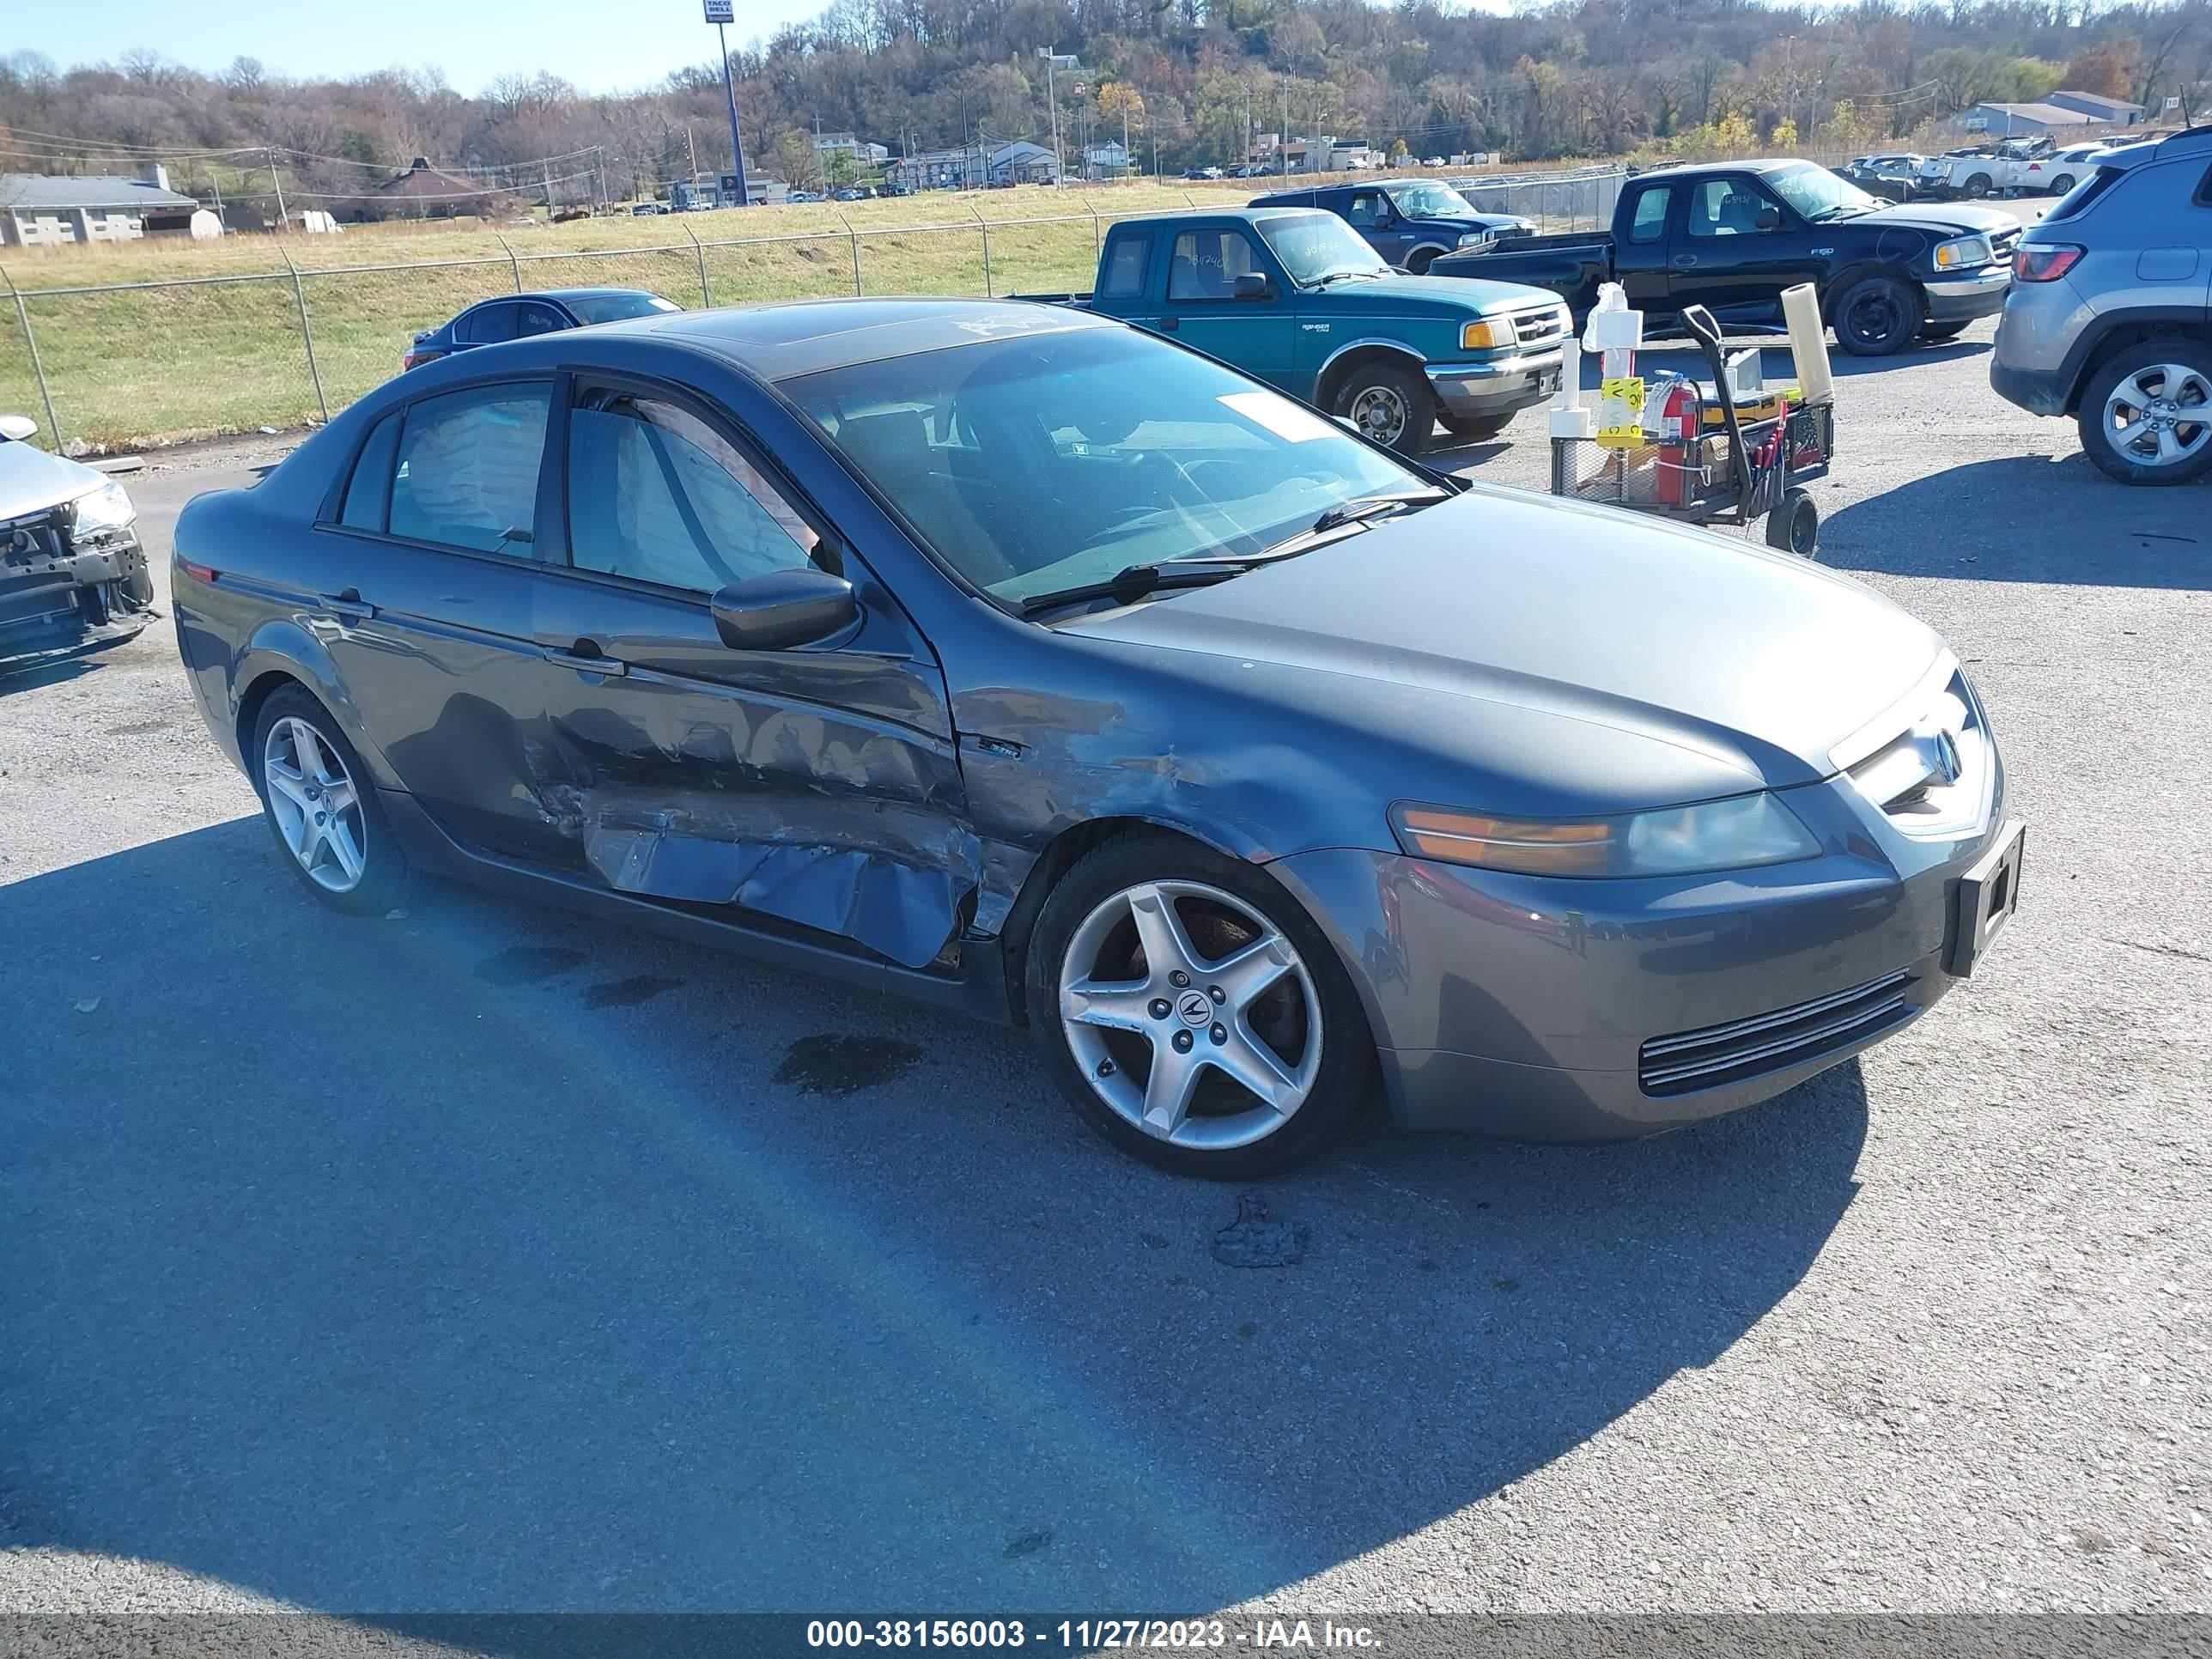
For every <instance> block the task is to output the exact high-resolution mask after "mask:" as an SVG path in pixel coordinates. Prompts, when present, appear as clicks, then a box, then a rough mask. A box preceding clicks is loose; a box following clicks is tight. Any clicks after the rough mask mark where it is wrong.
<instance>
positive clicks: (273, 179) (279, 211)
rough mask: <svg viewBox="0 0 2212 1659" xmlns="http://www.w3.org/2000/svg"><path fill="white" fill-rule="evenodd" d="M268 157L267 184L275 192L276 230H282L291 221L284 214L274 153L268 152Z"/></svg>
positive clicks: (280, 183) (280, 180)
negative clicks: (271, 186) (268, 183)
mask: <svg viewBox="0 0 2212 1659" xmlns="http://www.w3.org/2000/svg"><path fill="white" fill-rule="evenodd" d="M268 155H269V182H270V185H273V186H274V187H275V189H276V228H277V229H279V230H283V229H285V228H288V227H289V225H290V224H291V221H290V220H289V218H287V217H286V216H285V214H284V180H283V178H282V177H281V176H279V174H278V173H277V171H276V151H275V150H273V149H272V150H270V151H269V152H268Z"/></svg>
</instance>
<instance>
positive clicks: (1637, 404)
mask: <svg viewBox="0 0 2212 1659" xmlns="http://www.w3.org/2000/svg"><path fill="white" fill-rule="evenodd" d="M1597 394H1598V396H1599V397H1601V398H1619V399H1620V401H1621V402H1623V403H1625V404H1627V405H1628V406H1629V407H1630V408H1631V409H1641V408H1643V407H1644V377H1643V376H1642V375H1640V374H1630V375H1624V376H1616V377H1614V378H1613V379H1610V380H1600V381H1599V382H1598V383H1597Z"/></svg>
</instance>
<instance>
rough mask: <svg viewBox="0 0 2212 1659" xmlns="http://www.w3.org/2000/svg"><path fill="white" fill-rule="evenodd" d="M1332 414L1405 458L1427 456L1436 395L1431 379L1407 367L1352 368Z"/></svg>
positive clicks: (1434, 421) (1382, 364)
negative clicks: (1350, 423) (1430, 383)
mask: <svg viewBox="0 0 2212 1659" xmlns="http://www.w3.org/2000/svg"><path fill="white" fill-rule="evenodd" d="M1329 409H1330V412H1331V413H1333V414H1337V415H1342V416H1346V418H1347V419H1349V420H1350V421H1351V422H1352V425H1353V426H1354V427H1356V428H1358V431H1359V434H1360V435H1361V436H1362V437H1364V438H1367V439H1370V440H1371V441H1374V442H1376V443H1378V444H1381V445H1382V446H1383V447H1384V448H1385V449H1395V450H1396V451H1397V452H1398V453H1400V454H1401V455H1413V456H1418V455H1419V454H1421V453H1424V452H1425V451H1426V450H1427V448H1428V447H1429V438H1430V435H1431V433H1432V432H1433V431H1434V430H1435V428H1436V424H1437V399H1436V394H1435V393H1434V392H1431V391H1430V390H1429V382H1428V380H1427V378H1426V377H1425V376H1424V375H1423V374H1421V373H1420V371H1419V370H1418V369H1413V368H1407V367H1406V365H1404V364H1403V363H1394V362H1376V363H1367V364H1364V365H1362V366H1361V367H1359V368H1355V369H1353V370H1352V373H1351V374H1348V375H1346V377H1345V380H1344V384H1343V385H1342V386H1339V387H1338V388H1337V392H1336V396H1335V398H1334V399H1333V400H1332V401H1331V403H1330V404H1329Z"/></svg>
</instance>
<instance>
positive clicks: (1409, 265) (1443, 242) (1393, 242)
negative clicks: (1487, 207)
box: [1252, 179, 1535, 276]
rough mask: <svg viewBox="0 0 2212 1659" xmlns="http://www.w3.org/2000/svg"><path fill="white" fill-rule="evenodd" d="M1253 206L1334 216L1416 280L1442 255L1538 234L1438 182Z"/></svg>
mask: <svg viewBox="0 0 2212 1659" xmlns="http://www.w3.org/2000/svg"><path fill="white" fill-rule="evenodd" d="M1252 205H1253V206H1254V207H1255V208H1257V207H1317V208H1320V209H1321V210H1323V211H1324V212H1328V213H1334V215H1336V216H1337V217H1338V218H1340V219H1341V220H1343V221H1344V222H1345V223H1346V224H1348V225H1350V226H1351V227H1352V228H1353V229H1354V230H1356V231H1358V233H1359V234H1360V235H1362V236H1363V237H1364V238H1365V239H1366V240H1367V246H1370V247H1371V248H1373V249H1374V250H1375V251H1376V252H1377V253H1379V254H1381V255H1382V256H1383V258H1385V259H1388V260H1389V262H1390V263H1391V264H1394V265H1396V266H1397V267H1399V269H1401V270H1410V271H1412V272H1413V274H1414V275H1416V276H1419V274H1420V273H1421V272H1423V271H1425V270H1427V269H1428V268H1429V261H1431V259H1434V258H1437V257H1438V256H1439V255H1442V254H1446V253H1455V252H1459V251H1460V250H1461V249H1462V248H1464V249H1467V250H1468V251H1470V252H1472V251H1474V249H1477V248H1487V247H1490V246H1493V245H1495V244H1498V243H1504V242H1512V241H1516V240H1520V239H1521V238H1522V237H1526V236H1529V235H1533V234H1534V232H1535V227H1534V225H1532V224H1530V223H1529V222H1528V221H1527V220H1526V219H1522V218H1519V217H1516V216H1514V215H1513V214H1510V213H1480V212H1477V211H1476V210H1474V208H1473V207H1471V206H1469V205H1468V200H1467V197H1464V196H1462V195H1461V194H1460V193H1459V192H1458V191H1455V190H1454V189H1453V188H1452V187H1451V186H1450V185H1447V184H1442V183H1439V182H1438V181H1437V180H1436V179H1377V180H1376V182H1375V183H1373V184H1371V185H1332V186H1329V187H1328V188H1325V189H1319V190H1286V191H1278V192H1277V193H1276V194H1274V195H1273V196H1261V197H1256V198H1255V200H1254V201H1253V203H1252Z"/></svg>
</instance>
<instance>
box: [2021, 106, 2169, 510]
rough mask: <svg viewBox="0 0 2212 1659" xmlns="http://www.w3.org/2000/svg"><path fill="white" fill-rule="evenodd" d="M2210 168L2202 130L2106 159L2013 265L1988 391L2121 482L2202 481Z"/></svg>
mask: <svg viewBox="0 0 2212 1659" xmlns="http://www.w3.org/2000/svg"><path fill="white" fill-rule="evenodd" d="M2208 164H2212V128H2207V127H2199V128H2196V129H2193V130H2191V131H2186V132H2181V133H2177V134H2175V135H2174V136H2173V137H2170V138H2166V139H2164V140H2162V141H2159V142H2154V143H2140V144H2129V145H2125V146H2123V147H2121V148H2119V149H2111V150H2107V151H2106V152H2105V153H2104V154H2103V155H2100V156H2098V157H2097V158H2096V159H2095V163H2094V170H2093V172H2092V173H2090V174H2089V175H2088V176H2087V178H2086V179H2083V181H2082V182H2081V184H2080V185H2077V186H2076V187H2075V189H2074V191H2072V192H2071V193H2070V194H2069V195H2068V196H2067V197H2065V199H2064V200H2063V201H2061V202H2060V203H2059V204H2058V205H2057V206H2056V207H2054V208H2053V209H2051V211H2050V212H2049V213H2047V214H2046V215H2045V216H2044V217H2043V220H2042V222H2040V223H2039V224H2038V225H2036V226H2035V227H2034V228H2033V229H2031V230H2030V231H2029V232H2028V233H2027V236H2026V238H2025V239H2024V240H2022V241H2021V245H2020V250H2019V252H2018V253H2017V254H2016V255H2015V260H2014V267H2013V288H2012V293H2011V295H2010V296H2009V297H2008V299H2007V300H2006V301H2005V308H2004V315H2003V316H2002V318H2001V319H1999V320H1998V323H1997V338H1996V349H1995V350H1993V351H1992V352H1991V354H1990V386H1993V387H1995V388H1996V392H1997V394H1998V395H1999V396H2000V397H2002V398H2007V399H2008V400H2009V401H2010V402H2013V403H2015V404H2019V405H2020V406H2021V408H2023V409H2027V410H2032V411H2033V412H2034V413H2035V414H2038V415H2071V416H2074V417H2075V424H2076V426H2077V428H2078V429H2079V430H2080V433H2081V448H2082V451H2083V453H2086V454H2087V456H2088V458H2089V459H2091V460H2092V461H2093V462H2094V463H2095V464H2096V465H2098V466H2099V467H2100V469H2102V470H2103V471H2105V472H2106V473H2108V474H2109V475H2110V476H2112V477H2115V478H2118V480H2120V481H2121V482H2122V483H2136V484H2176V483H2187V482H2188V481H2189V480H2191V479H2192V478H2197V477H2203V475H2204V473H2205V472H2206V471H2208V470H2212V306H2208V301H2207V291H2206V284H2207V273H2208V272H2212V206H2208V205H2206V199H2207V198H2206V194H2205V189H2204V179H2205V176H2206V172H2207V167H2208Z"/></svg>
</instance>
